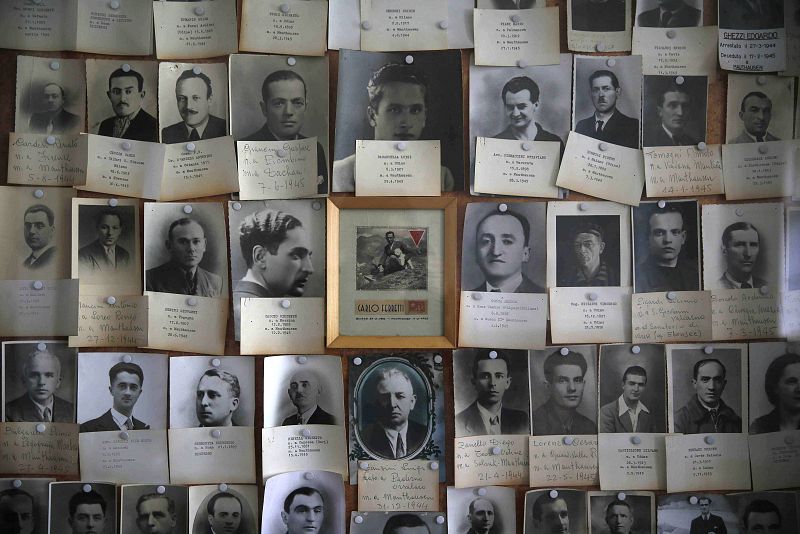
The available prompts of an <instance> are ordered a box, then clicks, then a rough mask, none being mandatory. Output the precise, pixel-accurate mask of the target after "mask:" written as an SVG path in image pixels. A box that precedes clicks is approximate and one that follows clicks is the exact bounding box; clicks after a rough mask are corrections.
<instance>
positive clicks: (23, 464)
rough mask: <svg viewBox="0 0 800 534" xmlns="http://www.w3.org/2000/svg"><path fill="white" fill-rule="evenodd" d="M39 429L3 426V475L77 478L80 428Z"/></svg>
mask: <svg viewBox="0 0 800 534" xmlns="http://www.w3.org/2000/svg"><path fill="white" fill-rule="evenodd" d="M39 425H40V423H3V424H2V425H0V473H14V474H25V475H64V476H78V425H75V424H71V423H47V424H41V425H42V426H39ZM39 430H42V431H41V432H39Z"/></svg>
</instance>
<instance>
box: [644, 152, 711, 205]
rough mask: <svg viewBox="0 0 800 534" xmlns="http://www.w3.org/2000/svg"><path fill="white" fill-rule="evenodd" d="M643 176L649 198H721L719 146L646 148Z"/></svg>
mask: <svg viewBox="0 0 800 534" xmlns="http://www.w3.org/2000/svg"><path fill="white" fill-rule="evenodd" d="M642 153H643V154H644V176H645V185H646V188H647V196H648V197H685V196H700V195H721V194H722V193H724V192H725V184H724V182H723V179H722V150H721V148H720V145H706V147H705V149H700V148H697V147H694V146H675V147H672V146H659V147H645V148H643V149H642Z"/></svg>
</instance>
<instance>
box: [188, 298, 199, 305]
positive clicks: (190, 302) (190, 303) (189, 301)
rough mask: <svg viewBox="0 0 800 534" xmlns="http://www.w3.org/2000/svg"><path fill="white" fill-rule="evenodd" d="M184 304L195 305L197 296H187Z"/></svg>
mask: <svg viewBox="0 0 800 534" xmlns="http://www.w3.org/2000/svg"><path fill="white" fill-rule="evenodd" d="M186 304H187V305H189V306H197V297H189V298H188V299H186Z"/></svg>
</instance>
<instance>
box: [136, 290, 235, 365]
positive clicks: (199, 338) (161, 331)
mask: <svg viewBox="0 0 800 534" xmlns="http://www.w3.org/2000/svg"><path fill="white" fill-rule="evenodd" d="M145 295H146V296H148V297H149V299H148V300H149V306H150V312H149V313H148V316H147V346H148V347H149V348H153V349H161V350H177V351H182V352H196V353H203V354H223V353H224V352H225V331H226V328H227V324H228V300H227V299H214V298H208V297H187V296H186V295H177V294H173V293H156V292H151V291H146V292H145Z"/></svg>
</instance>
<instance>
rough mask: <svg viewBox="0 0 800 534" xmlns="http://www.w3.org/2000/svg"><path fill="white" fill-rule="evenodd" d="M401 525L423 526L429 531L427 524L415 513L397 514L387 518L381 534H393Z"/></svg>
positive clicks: (410, 526)
mask: <svg viewBox="0 0 800 534" xmlns="http://www.w3.org/2000/svg"><path fill="white" fill-rule="evenodd" d="M402 527H408V528H413V527H425V528H426V529H428V532H430V529H429V528H428V525H426V524H425V521H423V520H422V518H421V517H419V516H418V515H417V514H397V515H393V516H392V517H390V518H389V520H388V521H387V522H386V524H385V525H384V526H383V534H394V531H395V530H396V529H398V528H402Z"/></svg>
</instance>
